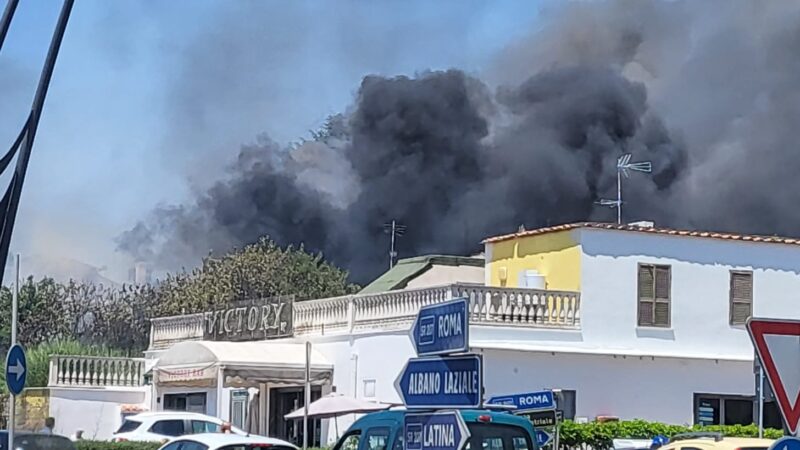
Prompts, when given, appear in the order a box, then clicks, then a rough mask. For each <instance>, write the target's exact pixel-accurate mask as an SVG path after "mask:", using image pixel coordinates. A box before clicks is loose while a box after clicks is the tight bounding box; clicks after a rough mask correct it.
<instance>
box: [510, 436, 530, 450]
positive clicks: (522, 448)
mask: <svg viewBox="0 0 800 450" xmlns="http://www.w3.org/2000/svg"><path fill="white" fill-rule="evenodd" d="M511 442H513V444H514V450H530V448H529V447H528V440H527V439H525V438H524V437H522V436H514V437H513V438H512V440H511Z"/></svg>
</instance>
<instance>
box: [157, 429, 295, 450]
mask: <svg viewBox="0 0 800 450" xmlns="http://www.w3.org/2000/svg"><path fill="white" fill-rule="evenodd" d="M267 447H269V449H270V450H298V449H297V447H295V446H294V445H292V444H290V443H288V442H286V441H282V440H280V439H275V438H268V437H261V436H239V435H237V434H223V433H206V434H193V435H191V436H186V437H182V438H177V439H174V440H172V441H170V442H168V443H166V444H164V446H162V447H161V449H159V450H263V449H265V448H267Z"/></svg>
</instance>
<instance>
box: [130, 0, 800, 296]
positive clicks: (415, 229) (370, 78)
mask: <svg viewBox="0 0 800 450" xmlns="http://www.w3.org/2000/svg"><path fill="white" fill-rule="evenodd" d="M710 11H713V12H714V14H710V13H709V12H710ZM799 16H800V6H798V5H792V4H789V2H785V3H770V4H763V3H758V2H745V1H738V2H737V1H733V2H694V1H693V2H669V3H666V2H664V3H656V2H641V1H636V2H611V3H599V2H591V3H571V4H568V5H566V6H559V7H557V8H555V9H553V10H548V11H545V12H544V13H543V18H542V21H543V24H542V26H541V27H539V28H538V29H537V31H535V32H534V33H532V35H531V36H530V37H528V38H525V39H523V40H520V42H518V43H516V44H515V45H513V46H511V47H510V48H508V49H507V50H506V51H505V52H503V53H502V54H500V55H498V57H497V64H496V65H495V67H494V68H492V69H491V70H488V71H486V73H485V74H483V75H482V78H483V79H481V78H479V77H478V76H477V75H472V74H467V73H464V72H462V71H459V70H457V69H453V70H447V71H428V72H421V73H419V74H417V75H416V76H413V77H406V76H395V77H392V76H374V75H367V76H365V77H364V79H363V81H362V82H361V85H360V86H359V87H358V89H357V92H356V93H355V96H354V100H353V104H352V106H351V107H350V108H349V109H348V110H347V111H343V112H342V114H341V115H337V116H334V117H332V118H331V119H330V120H329V121H328V123H327V125H326V127H325V128H324V129H323V130H321V131H320V132H319V133H317V134H315V135H314V137H313V139H311V140H308V141H305V142H303V143H301V144H299V145H294V146H291V147H289V148H284V147H282V146H280V145H278V144H276V143H275V142H273V141H271V140H270V139H269V138H268V137H265V136H262V137H260V138H259V139H257V140H256V142H254V143H252V144H248V145H244V146H242V148H241V149H240V151H239V155H238V158H237V160H236V161H235V162H234V163H233V164H232V165H231V166H230V168H229V170H228V171H227V173H226V174H225V175H223V176H222V177H221V178H220V179H219V180H218V181H216V182H215V183H212V185H211V186H210V187H209V188H207V189H203V190H201V191H199V192H198V194H197V195H196V199H195V201H194V202H191V203H189V204H186V205H181V206H171V207H161V208H158V209H156V210H155V211H153V213H152V214H151V216H150V217H148V218H145V219H144V220H143V221H142V222H140V223H139V224H137V225H136V226H135V227H134V228H132V229H131V230H129V231H128V232H126V233H124V234H123V235H122V236H120V238H119V241H118V244H119V247H120V249H122V250H124V251H126V252H128V253H130V254H132V255H133V256H135V257H136V258H137V259H143V260H147V261H151V262H153V263H155V264H156V265H157V266H158V267H161V268H168V269H174V268H176V267H180V266H181V265H187V264H196V263H197V262H198V261H199V258H200V257H202V256H205V255H206V254H208V252H209V251H212V252H224V251H227V250H229V249H230V248H231V247H233V246H240V245H243V244H246V243H249V242H252V241H255V240H256V239H257V238H258V237H259V236H262V235H265V234H266V235H270V236H271V237H272V238H273V239H275V240H276V241H277V242H279V243H280V244H283V245H286V244H295V245H299V244H303V245H304V246H305V248H306V249H309V250H312V251H321V252H323V253H324V255H325V256H326V258H328V259H330V260H332V261H333V262H335V263H337V264H339V265H341V266H343V267H345V268H348V269H350V270H351V272H352V274H353V278H354V280H355V281H362V282H363V281H365V280H368V279H370V278H371V277H373V276H375V275H377V274H378V273H380V272H382V271H383V270H384V269H385V267H386V260H387V251H388V237H387V236H386V235H385V234H384V232H383V229H382V224H383V223H385V222H387V221H390V220H392V219H394V220H398V221H399V222H401V223H403V224H404V225H406V226H407V227H408V230H407V233H406V235H405V236H403V237H402V238H401V240H400V243H399V251H400V254H401V256H407V255H417V254H423V253H434V252H437V253H457V254H466V253H470V252H472V251H474V250H476V249H478V248H479V241H480V240H481V239H482V238H484V237H487V236H489V235H494V234H500V233H505V232H509V231H513V230H515V229H516V228H517V227H518V226H519V225H520V224H524V225H525V226H526V227H527V228H533V227H537V226H543V225H547V224H557V223H562V222H569V221H577V220H586V219H591V220H612V219H613V218H614V217H615V213H614V212H613V211H610V210H608V209H607V208H604V207H601V206H598V205H597V204H596V202H597V200H599V199H600V198H604V197H605V198H612V197H613V196H614V195H615V180H616V169H615V166H614V165H615V162H616V159H617V157H619V156H620V155H621V154H623V153H628V152H629V153H632V154H633V155H634V158H635V159H637V160H650V161H652V162H653V167H654V171H653V174H652V175H651V176H647V175H639V176H634V177H631V179H629V180H626V182H625V185H624V189H625V197H624V199H625V202H626V204H625V208H624V214H625V217H626V219H628V220H629V221H630V220H638V219H651V220H655V221H656V222H657V223H658V224H660V225H672V226H681V227H699V228H709V229H722V230H737V231H741V232H757V233H767V234H772V233H779V234H790V235H792V234H793V235H797V234H800V233H799V232H798V227H799V226H800V212H798V210H797V209H796V208H791V207H788V205H793V204H797V201H798V200H800V194H798V192H800V186H794V184H795V183H800V181H798V180H799V179H800V177H797V176H793V175H794V174H797V173H800V160H799V159H796V158H793V157H792V156H793V148H794V145H796V144H795V142H796V132H795V130H796V124H797V123H800V122H798V119H800V101H799V100H800V98H798V96H800V90H798V84H800V81H797V80H800V77H799V75H800V73H799V72H800V63H798V62H797V58H795V57H794V55H795V54H796V51H797V50H800V20H798V19H800V17H799ZM254 95H255V94H254ZM201 100H202V99H196V100H195V101H201ZM267 120H268V118H267ZM776 181H777V182H778V183H780V185H778V186H775V185H776Z"/></svg>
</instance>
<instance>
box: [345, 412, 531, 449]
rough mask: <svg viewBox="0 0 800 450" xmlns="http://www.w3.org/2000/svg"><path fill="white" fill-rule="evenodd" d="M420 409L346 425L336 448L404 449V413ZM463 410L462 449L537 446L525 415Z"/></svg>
mask: <svg viewBox="0 0 800 450" xmlns="http://www.w3.org/2000/svg"><path fill="white" fill-rule="evenodd" d="M418 412H420V411H407V410H390V411H381V412H376V413H372V414H368V415H366V416H364V417H362V418H361V419H359V420H357V421H356V422H355V423H354V424H353V425H352V426H351V427H350V428H348V429H347V431H346V432H345V434H344V435H343V436H342V437H341V438H340V439H339V442H337V443H336V446H335V447H334V450H404V449H405V446H404V445H403V425H404V421H405V416H406V414H415V413H418ZM460 413H461V417H462V418H463V419H464V422H465V423H466V425H467V428H468V429H469V432H470V438H469V440H468V441H467V443H466V445H465V446H464V448H463V449H461V450H538V448H537V445H536V429H535V428H534V427H533V424H532V423H531V422H530V421H529V420H528V419H526V418H524V417H519V416H515V415H513V414H511V413H509V412H505V411H502V412H501V411H491V410H481V409H469V410H461V411H460Z"/></svg>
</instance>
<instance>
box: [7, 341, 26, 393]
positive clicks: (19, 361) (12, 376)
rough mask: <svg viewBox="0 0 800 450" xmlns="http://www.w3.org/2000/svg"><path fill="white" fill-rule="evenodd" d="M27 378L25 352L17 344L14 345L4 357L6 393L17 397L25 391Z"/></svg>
mask: <svg viewBox="0 0 800 450" xmlns="http://www.w3.org/2000/svg"><path fill="white" fill-rule="evenodd" d="M27 378H28V362H27V360H26V359H25V350H23V349H22V346H20V345H19V344H14V345H13V346H11V348H10V349H8V355H6V386H8V392H11V393H12V394H14V395H19V393H21V392H22V390H23V389H25V380H27Z"/></svg>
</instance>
